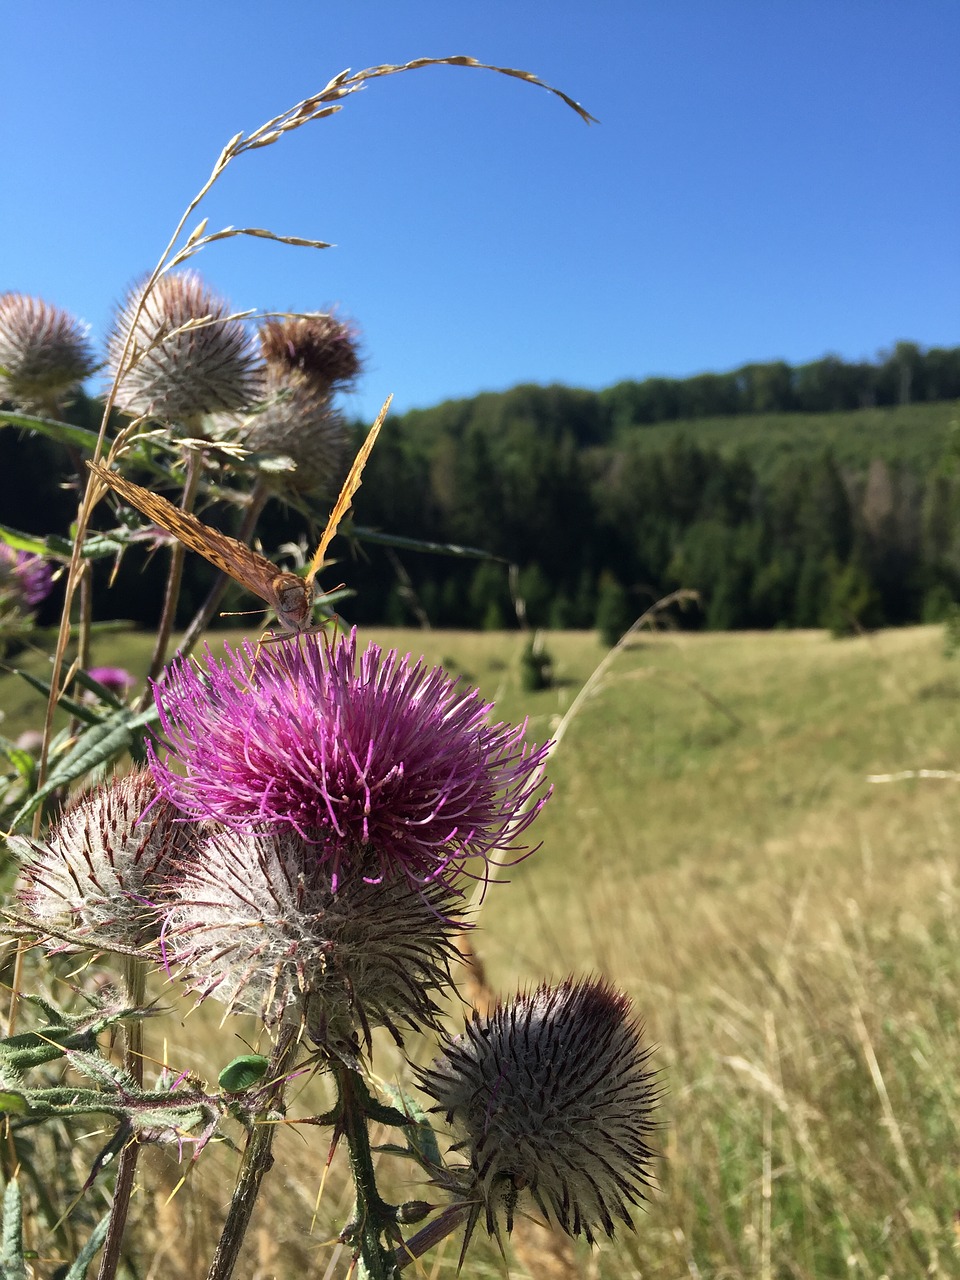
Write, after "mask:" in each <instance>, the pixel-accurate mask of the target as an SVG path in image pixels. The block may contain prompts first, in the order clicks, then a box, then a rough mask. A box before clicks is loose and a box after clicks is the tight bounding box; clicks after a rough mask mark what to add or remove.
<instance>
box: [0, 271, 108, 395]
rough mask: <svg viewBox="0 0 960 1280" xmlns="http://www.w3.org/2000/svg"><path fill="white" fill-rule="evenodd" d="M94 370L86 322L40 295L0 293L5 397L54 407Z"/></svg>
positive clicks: (0, 374)
mask: <svg viewBox="0 0 960 1280" xmlns="http://www.w3.org/2000/svg"><path fill="white" fill-rule="evenodd" d="M93 369H94V359H93V352H92V350H91V347H90V341H89V338H88V336H87V326H86V325H84V324H81V323H80V321H79V320H75V319H74V317H73V316H72V315H70V313H69V312H67V311H64V310H62V309H61V308H60V307H54V306H51V305H50V303H48V302H43V301H42V300H41V299H40V298H30V297H27V296H25V295H24V294H22V293H4V294H0V400H11V401H13V403H14V404H16V405H19V406H21V407H22V408H25V409H41V410H49V409H51V408H52V407H54V406H55V405H56V404H57V402H58V401H59V399H60V398H61V397H62V396H63V395H65V394H66V393H67V392H70V391H73V390H74V389H75V388H76V387H78V386H79V384H80V383H81V382H82V381H83V379H84V378H86V377H87V376H88V375H89V374H91V373H92V372H93Z"/></svg>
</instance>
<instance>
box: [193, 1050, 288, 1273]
mask: <svg viewBox="0 0 960 1280" xmlns="http://www.w3.org/2000/svg"><path fill="white" fill-rule="evenodd" d="M296 1047H297V1035H296V1032H295V1031H294V1030H293V1029H292V1028H288V1029H286V1030H284V1031H282V1032H281V1033H280V1037H279V1039H278V1040H277V1044H276V1048H275V1049H274V1051H273V1054H272V1055H271V1058H270V1068H269V1074H268V1079H271V1080H273V1081H274V1082H275V1083H274V1085H273V1087H272V1089H271V1090H270V1092H269V1095H268V1097H267V1100H266V1104H265V1106H264V1112H266V1111H267V1110H271V1109H272V1110H275V1109H276V1108H278V1107H279V1106H280V1104H281V1102H282V1100H283V1091H284V1087H285V1085H286V1073H287V1067H288V1066H289V1063H290V1060H291V1058H292V1056H293V1054H294V1052H295V1050H296ZM275 1132H276V1125H273V1124H270V1123H269V1122H265V1123H260V1124H257V1123H254V1125H253V1127H252V1128H251V1130H250V1136H249V1138H248V1140H247V1148H246V1150H245V1151H244V1153H243V1163H242V1164H241V1166H240V1172H239V1174H238V1175H237V1185H236V1187H235V1188H234V1192H233V1198H232V1200H231V1201H230V1211H229V1213H228V1214H227V1220H226V1222H225V1223H224V1224H223V1231H222V1232H221V1235H220V1241H219V1243H218V1245H217V1251H216V1253H215V1254H214V1255H213V1261H212V1262H211V1264H210V1270H209V1271H208V1272H207V1280H230V1277H231V1276H232V1275H233V1269H234V1267H235V1266H236V1265H237V1259H238V1257H239V1256H240V1248H241V1246H242V1244H243V1238H244V1236H245V1235H246V1231H247V1227H248V1226H249V1225H250V1218H251V1217H252V1215H253V1208H254V1205H255V1204H256V1202H257V1196H258V1195H259V1193H260V1184H261V1183H262V1182H263V1179H264V1177H265V1176H266V1174H267V1173H268V1172H269V1170H270V1168H271V1166H272V1165H273V1137H274V1133H275Z"/></svg>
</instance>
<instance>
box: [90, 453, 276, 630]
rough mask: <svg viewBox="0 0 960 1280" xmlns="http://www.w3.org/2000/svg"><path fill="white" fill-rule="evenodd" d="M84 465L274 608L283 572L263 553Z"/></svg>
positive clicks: (122, 480)
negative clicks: (276, 582) (276, 585)
mask: <svg viewBox="0 0 960 1280" xmlns="http://www.w3.org/2000/svg"><path fill="white" fill-rule="evenodd" d="M87 466H88V467H89V468H90V470H91V471H92V472H93V474H94V475H95V476H96V477H97V479H98V480H101V481H102V482H103V483H104V484H105V485H108V486H109V487H110V488H111V489H114V490H116V492H117V493H119V494H120V496H121V497H122V498H124V499H125V500H126V501H127V502H129V503H131V504H132V505H133V506H135V507H136V508H137V509H138V510H139V511H142V512H143V514H144V515H145V516H148V517H149V518H150V519H151V520H153V521H154V522H155V523H156V524H158V525H160V527H161V528H162V529H166V530H167V532H168V533H172V534H173V536H174V537H175V538H178V539H179V540H180V542H182V543H183V544H184V545H185V546H187V547H189V548H190V550H191V551H198V552H199V553H200V555H202V556H205V557H206V559H207V560H209V561H210V563H211V564H213V565H216V567H217V568H218V569H222V570H223V572H224V573H226V574H228V575H229V576H230V577H231V578H233V579H234V581H235V582H239V583H240V584H241V585H242V586H244V587H246V588H247V590H248V591H252V592H253V593H254V595H258V596H259V597H260V599H261V600H265V601H266V603H267V604H269V605H271V606H272V607H273V608H276V605H277V599H276V595H277V592H276V590H275V587H274V583H275V581H276V579H277V578H278V576H282V575H281V574H280V570H279V569H278V568H277V567H276V565H274V564H272V563H271V562H270V561H269V560H268V559H267V558H266V556H261V555H258V554H257V552H256V551H251V550H250V548H249V547H247V546H245V545H244V544H243V543H242V542H239V541H238V540H237V539H236V538H231V537H229V536H228V535H227V534H225V533H221V532H220V531H219V529H211V528H210V526H209V525H207V524H204V523H203V521H202V520H198V519H197V517H196V516H194V515H191V514H190V513H189V512H187V511H181V510H180V508H179V507H175V506H174V505H173V503H172V502H168V501H167V499H166V498H162V497H161V496H160V494H159V493H151V492H150V490H149V489H144V488H142V487H141V486H140V485H138V484H134V483H133V482H132V481H131V480H127V479H125V478H124V477H123V476H121V475H120V474H119V473H118V472H116V471H109V470H108V469H107V468H106V467H101V466H99V465H98V464H97V463H95V462H88V463H87Z"/></svg>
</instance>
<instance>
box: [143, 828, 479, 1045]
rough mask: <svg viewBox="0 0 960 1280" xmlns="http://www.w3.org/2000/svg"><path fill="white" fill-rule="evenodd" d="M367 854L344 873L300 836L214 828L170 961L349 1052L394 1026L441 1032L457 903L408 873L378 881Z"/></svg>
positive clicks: (185, 892)
mask: <svg viewBox="0 0 960 1280" xmlns="http://www.w3.org/2000/svg"><path fill="white" fill-rule="evenodd" d="M376 871H377V868H376V867H375V866H374V865H373V864H372V863H370V862H369V861H368V862H366V863H365V862H364V861H363V860H362V859H361V858H358V859H357V860H356V861H354V862H353V863H352V864H351V865H350V867H349V868H348V869H347V870H346V871H345V873H343V874H341V876H340V877H339V880H338V879H337V878H336V877H335V876H334V873H333V871H332V869H331V868H330V867H329V866H327V865H325V864H324V863H323V862H322V861H321V860H320V859H319V858H318V856H317V847H316V845H313V844H311V843H309V842H308V841H306V840H304V839H303V838H302V837H301V836H299V835H297V834H296V833H295V832H292V831H290V830H282V829H281V830H273V831H270V832H238V831H229V830H226V829H220V830H217V831H212V832H211V834H209V835H208V836H207V838H206V839H205V840H204V842H203V844H202V845H201V846H200V848H199V850H198V856H197V857H196V859H194V861H193V863H192V865H191V866H190V867H189V868H188V869H186V870H185V873H184V876H183V879H182V880H181V882H180V883H179V885H178V887H177V901H176V903H175V905H174V906H173V908H172V909H171V911H170V913H169V916H168V918H167V923H166V926H165V930H164V954H165V956H166V958H167V960H168V962H171V963H173V964H175V965H177V966H178V967H179V969H180V971H181V972H180V977H181V979H182V980H183V981H184V983H185V984H186V986H187V988H188V989H190V990H193V991H196V992H199V993H200V996H201V998H205V997H207V996H213V997H214V998H215V999H216V1000H218V1001H219V1002H220V1003H222V1004H224V1005H225V1006H226V1007H227V1010H228V1011H230V1012H248V1013H254V1014H256V1015H258V1016H259V1017H261V1018H262V1019H263V1020H264V1021H265V1022H266V1023H268V1024H270V1025H276V1024H277V1023H279V1022H280V1021H287V1022H294V1023H296V1024H297V1025H302V1026H303V1027H304V1028H305V1030H306V1032H307V1034H308V1035H309V1036H310V1037H311V1039H313V1040H314V1041H315V1042H316V1043H318V1044H322V1045H326V1046H327V1047H329V1048H331V1049H332V1050H334V1051H340V1052H342V1051H343V1050H344V1049H345V1048H346V1047H348V1046H351V1045H353V1044H354V1043H355V1040H356V1038H357V1036H358V1035H359V1036H361V1037H362V1038H363V1039H364V1040H365V1041H366V1042H367V1043H368V1045H369V1040H370V1031H371V1028H372V1027H375V1026H381V1025H382V1026H386V1027H387V1028H388V1029H389V1030H390V1031H391V1033H392V1034H393V1036H394V1038H395V1039H396V1040H397V1041H398V1043H399V1042H400V1040H401V1036H400V1031H399V1028H398V1023H405V1024H406V1025H407V1026H410V1027H413V1028H415V1029H422V1028H424V1027H426V1026H435V1025H436V1018H437V1008H436V1006H435V1004H434V1002H433V999H432V993H435V992H437V991H438V990H440V989H442V988H445V987H447V986H449V985H450V975H449V969H448V964H449V959H450V956H451V954H452V953H453V945H452V941H451V939H452V935H453V932H454V930H455V929H460V928H462V927H463V926H462V922H457V923H454V922H453V921H452V920H451V919H450V918H449V917H450V913H451V909H452V907H453V905H454V902H455V898H454V895H453V894H452V893H451V892H450V891H449V890H447V889H445V888H444V886H443V885H442V884H440V883H439V882H438V883H435V884H433V885H431V886H429V888H428V890H427V891H426V892H425V893H424V892H421V891H419V890H418V889H416V888H415V887H413V886H412V885H411V884H410V883H409V881H408V880H407V879H406V878H405V877H400V878H397V879H394V880H393V881H390V882H387V881H383V880H375V879H371V877H372V876H373V875H375V874H376Z"/></svg>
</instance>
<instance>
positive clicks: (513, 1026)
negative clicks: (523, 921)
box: [420, 980, 657, 1243]
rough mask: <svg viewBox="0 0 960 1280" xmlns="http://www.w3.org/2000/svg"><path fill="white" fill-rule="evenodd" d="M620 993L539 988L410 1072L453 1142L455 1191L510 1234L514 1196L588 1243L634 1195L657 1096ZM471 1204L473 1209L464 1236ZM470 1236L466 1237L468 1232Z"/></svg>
mask: <svg viewBox="0 0 960 1280" xmlns="http://www.w3.org/2000/svg"><path fill="white" fill-rule="evenodd" d="M640 1035H641V1028H640V1026H639V1024H638V1023H637V1021H636V1020H635V1019H634V1018H633V1017H632V1015H631V1013H630V1006H629V1001H628V1000H627V998H626V997H625V996H624V995H622V994H620V993H619V992H617V991H615V990H614V989H613V988H612V987H610V986H608V985H607V984H606V983H605V982H603V981H592V982H591V981H581V982H573V981H572V980H569V981H567V982H565V983H563V984H562V985H561V986H559V987H555V988H551V987H547V986H542V987H540V988H539V989H538V990H537V991H535V992H534V993H533V994H532V995H530V994H528V995H520V996H518V997H517V999H516V1000H514V1001H513V1002H512V1003H511V1004H507V1005H500V1006H498V1007H497V1008H496V1009H495V1010H494V1012H493V1013H492V1014H491V1015H490V1016H489V1017H483V1016H480V1015H479V1014H478V1015H475V1016H474V1017H473V1019H472V1020H471V1021H470V1022H469V1023H468V1024H467V1027H466V1030H465V1032H464V1034H463V1035H461V1036H457V1037H456V1038H453V1039H450V1040H449V1041H448V1042H447V1044H446V1046H445V1049H444V1054H443V1056H442V1057H441V1058H440V1059H439V1060H438V1061H436V1062H435V1063H434V1064H433V1066H431V1067H429V1068H427V1069H424V1070H422V1071H421V1072H420V1083H421V1087H422V1088H423V1089H424V1090H425V1091H426V1092H427V1093H428V1094H430V1095H431V1097H433V1098H434V1099H436V1102H437V1105H436V1107H434V1108H433V1109H434V1110H435V1111H441V1112H445V1113H446V1118H447V1122H448V1123H449V1124H451V1125H452V1126H453V1128H454V1131H455V1132H456V1133H458V1134H461V1135H463V1137H462V1141H460V1142H459V1143H458V1144H457V1146H458V1149H462V1150H463V1151H465V1153H466V1154H467V1156H468V1158H469V1166H468V1168H467V1169H466V1170H464V1171H463V1174H462V1180H461V1185H460V1191H461V1192H462V1194H463V1195H464V1197H465V1198H466V1199H475V1200H476V1201H477V1202H478V1206H482V1208H483V1209H484V1210H485V1214H486V1227H487V1230H488V1231H489V1232H490V1233H491V1234H497V1233H498V1231H499V1216H500V1214H501V1213H503V1214H504V1215H505V1221H506V1228H507V1231H508V1232H509V1231H510V1230H511V1228H512V1225H513V1212H514V1208H515V1206H516V1203H517V1200H518V1198H519V1196H520V1194H521V1192H524V1191H527V1192H529V1193H530V1195H531V1196H532V1197H533V1200H534V1201H535V1203H536V1204H537V1205H538V1207H539V1208H540V1210H541V1212H542V1213H543V1214H544V1216H545V1217H546V1218H547V1220H548V1221H549V1222H551V1223H553V1224H555V1225H557V1226H559V1227H561V1228H562V1229H563V1230H564V1231H566V1232H567V1233H568V1234H569V1235H573V1236H576V1235H584V1236H586V1238H587V1240H589V1241H590V1242H591V1243H592V1241H593V1233H594V1231H595V1230H596V1229H597V1228H602V1229H603V1230H604V1231H605V1232H606V1234H607V1235H612V1234H613V1230H614V1218H615V1217H617V1218H620V1219H621V1220H622V1221H623V1222H624V1223H626V1224H627V1226H630V1225H631V1223H630V1217H629V1213H628V1206H629V1205H631V1204H636V1203H638V1201H640V1200H642V1199H643V1198H644V1190H645V1188H647V1187H648V1186H649V1184H650V1177H649V1174H648V1172H647V1170H648V1167H649V1164H650V1162H651V1161H652V1159H653V1158H654V1152H653V1151H652V1150H651V1149H650V1147H649V1146H648V1145H647V1138H648V1136H649V1134H650V1132H651V1131H652V1130H653V1129H654V1128H655V1124H654V1122H653V1120H652V1113H653V1108H654V1106H655V1103H656V1100H657V1094H656V1089H655V1087H654V1085H653V1080H652V1074H651V1073H650V1072H649V1071H648V1069H647V1059H648V1057H649V1050H646V1049H644V1048H643V1047H642V1046H641V1043H640ZM479 1213H480V1207H478V1208H477V1209H476V1211H475V1212H474V1215H473V1218H472V1220H471V1222H470V1226H469V1230H472V1228H473V1225H474V1224H475V1222H476V1220H477V1217H478V1216H479ZM468 1238H469V1237H468Z"/></svg>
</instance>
